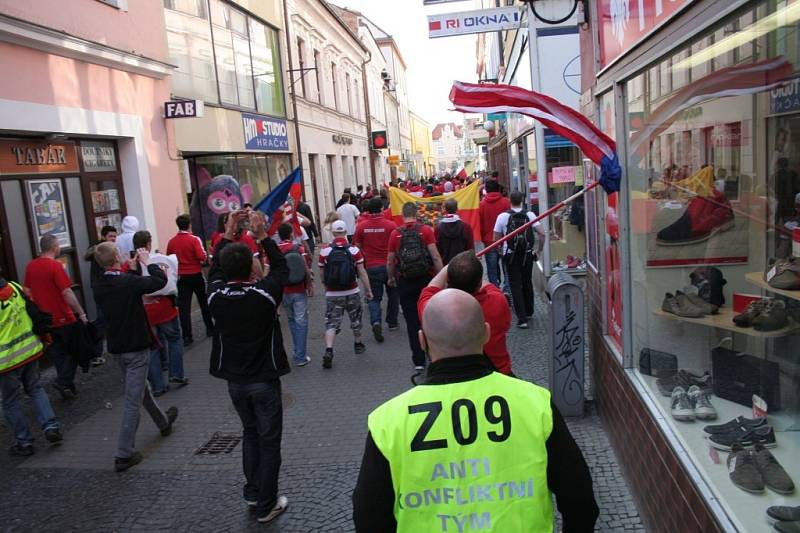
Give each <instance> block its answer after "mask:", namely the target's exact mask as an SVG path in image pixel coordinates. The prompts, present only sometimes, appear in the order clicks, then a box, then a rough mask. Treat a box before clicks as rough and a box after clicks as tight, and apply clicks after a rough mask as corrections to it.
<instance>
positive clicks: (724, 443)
mask: <svg viewBox="0 0 800 533" xmlns="http://www.w3.org/2000/svg"><path fill="white" fill-rule="evenodd" d="M708 441H709V442H710V443H711V446H713V447H714V448H716V449H718V450H722V451H725V452H727V451H729V450H730V449H731V448H732V447H733V446H734V445H740V446H742V447H744V448H750V447H753V446H755V445H756V444H760V445H762V446H763V447H764V448H774V447H775V446H777V445H778V443H777V442H775V430H774V429H772V426H761V427H758V428H755V429H748V428H744V427H740V428H736V429H734V430H732V431H729V432H728V433H717V434H716V435H711V436H709V437H708Z"/></svg>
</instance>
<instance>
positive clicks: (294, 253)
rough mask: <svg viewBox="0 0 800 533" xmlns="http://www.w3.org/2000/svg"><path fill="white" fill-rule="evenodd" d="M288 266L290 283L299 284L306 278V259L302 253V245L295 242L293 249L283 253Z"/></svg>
mask: <svg viewBox="0 0 800 533" xmlns="http://www.w3.org/2000/svg"><path fill="white" fill-rule="evenodd" d="M283 257H285V258H286V266H288V267H289V285H297V284H298V283H302V282H303V281H305V279H306V260H305V259H303V255H302V254H301V253H300V246H298V245H297V244H295V245H294V246H292V248H291V250H289V251H287V252H286V253H285V254H283Z"/></svg>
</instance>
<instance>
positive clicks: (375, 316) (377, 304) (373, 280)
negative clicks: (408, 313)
mask: <svg viewBox="0 0 800 533" xmlns="http://www.w3.org/2000/svg"><path fill="white" fill-rule="evenodd" d="M367 276H368V277H369V286H370V288H371V289H372V300H369V301H368V302H367V307H369V323H370V324H380V323H381V300H383V288H384V287H386V296H387V297H388V298H389V302H388V303H387V304H386V323H387V324H389V325H390V326H396V325H397V321H398V316H397V315H398V314H399V313H400V297H399V296H398V295H397V287H390V286H389V285H388V284H387V283H388V281H389V274H388V273H387V272H386V266H385V265H381V266H376V267H372V268H368V269H367Z"/></svg>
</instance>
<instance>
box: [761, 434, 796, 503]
mask: <svg viewBox="0 0 800 533" xmlns="http://www.w3.org/2000/svg"><path fill="white" fill-rule="evenodd" d="M753 459H755V462H756V467H758V471H759V472H761V477H763V478H764V484H765V485H766V486H767V488H768V489H770V490H771V491H773V492H777V493H778V494H791V493H793V492H794V482H793V481H792V478H791V477H789V474H787V473H786V470H784V469H783V467H782V466H781V464H780V463H779V462H778V460H777V459H775V456H774V455H772V452H770V451H769V450H767V449H766V448H764V446H762V445H761V444H756V445H755V448H754V450H753Z"/></svg>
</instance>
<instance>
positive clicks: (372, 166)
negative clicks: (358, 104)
mask: <svg viewBox="0 0 800 533" xmlns="http://www.w3.org/2000/svg"><path fill="white" fill-rule="evenodd" d="M367 54H369V58H368V59H365V60H364V61H362V62H361V86H362V87H361V89H362V90H363V91H364V112H365V114H366V115H367V117H366V118H367V152H368V153H369V174H370V176H372V188H373V189H375V190H376V191H377V190H378V183H377V181H375V150H373V149H372V117H371V116H370V108H369V87H368V85H369V80H368V79H367V63H369V62H370V61H372V52H370V51H369V50H367Z"/></svg>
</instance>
